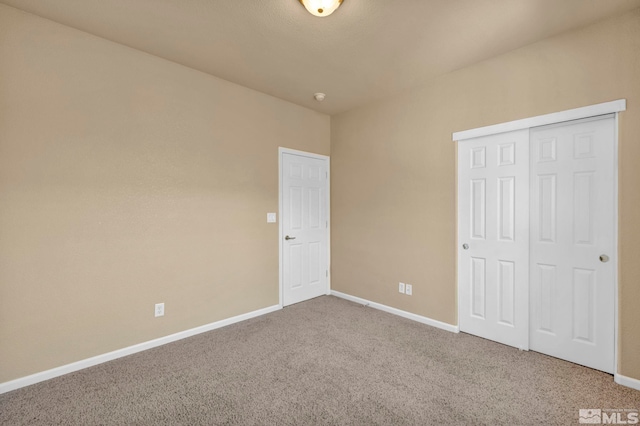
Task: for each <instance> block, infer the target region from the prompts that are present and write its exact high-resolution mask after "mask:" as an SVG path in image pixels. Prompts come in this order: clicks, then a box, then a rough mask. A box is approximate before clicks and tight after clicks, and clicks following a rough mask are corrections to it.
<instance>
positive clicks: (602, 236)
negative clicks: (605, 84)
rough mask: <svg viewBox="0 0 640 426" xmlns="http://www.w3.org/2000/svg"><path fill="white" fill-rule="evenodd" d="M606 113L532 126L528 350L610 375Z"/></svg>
mask: <svg viewBox="0 0 640 426" xmlns="http://www.w3.org/2000/svg"><path fill="white" fill-rule="evenodd" d="M614 137H615V120H614V118H613V117H609V118H604V119H602V118H600V119H588V120H582V121H578V122H569V123H563V124H559V125H552V126H547V127H541V128H536V129H532V130H531V160H532V161H531V169H532V178H531V205H532V206H533V207H534V208H532V209H531V236H530V238H531V254H530V257H531V266H530V271H531V279H530V286H531V296H530V297H531V323H530V324H531V326H530V327H531V332H530V347H531V349H532V350H535V351H538V352H542V353H545V354H549V355H552V356H555V357H558V358H562V359H566V360H568V361H572V362H575V363H578V364H582V365H585V366H588V367H591V368H595V369H598V370H602V371H606V372H608V373H613V372H614V350H615V348H614V345H615V340H614V329H615V325H614V321H615V317H614V312H615V307H614V303H615V287H614V284H615V280H614V265H615V261H614V259H613V255H614V232H615V229H614V224H615V216H614V215H615V202H616V197H615V186H614V185H615V184H614V182H615V181H614Z"/></svg>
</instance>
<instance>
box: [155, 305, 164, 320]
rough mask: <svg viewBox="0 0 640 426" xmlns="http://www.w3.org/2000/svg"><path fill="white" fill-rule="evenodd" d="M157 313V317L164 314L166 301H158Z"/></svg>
mask: <svg viewBox="0 0 640 426" xmlns="http://www.w3.org/2000/svg"><path fill="white" fill-rule="evenodd" d="M155 313H156V316H157V317H161V316H164V303H156V310H155Z"/></svg>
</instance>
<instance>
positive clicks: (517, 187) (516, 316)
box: [458, 130, 529, 349]
mask: <svg viewBox="0 0 640 426" xmlns="http://www.w3.org/2000/svg"><path fill="white" fill-rule="evenodd" d="M528 140H529V131H528V130H518V131H515V132H509V133H501V134H497V135H492V136H485V137H481V138H476V139H470V140H467V141H462V142H460V143H459V144H458V241H459V243H460V246H459V247H458V291H459V306H458V310H459V320H460V330H461V331H464V332H467V333H471V334H474V335H477V336H480V337H484V338H487V339H491V340H495V341H497V342H501V343H504V344H507V345H512V346H516V347H519V348H522V349H527V348H528V330H529V310H528V291H529V290H528V280H529V253H528V250H529V197H528V191H529V149H528Z"/></svg>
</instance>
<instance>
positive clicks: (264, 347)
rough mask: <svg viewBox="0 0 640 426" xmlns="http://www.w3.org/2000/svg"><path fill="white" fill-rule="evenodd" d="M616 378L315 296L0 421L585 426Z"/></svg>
mask: <svg viewBox="0 0 640 426" xmlns="http://www.w3.org/2000/svg"><path fill="white" fill-rule="evenodd" d="M580 408H620V409H625V408H627V409H632V408H633V409H637V408H640V392H639V391H635V390H631V389H628V388H625V387H622V386H619V385H616V384H615V383H614V382H613V379H612V376H610V375H608V374H604V373H600V372H598V371H594V370H590V369H588V368H584V367H580V366H577V365H574V364H571V363H568V362H564V361H561V360H558V359H554V358H550V357H547V356H545V355H541V354H538V353H535V352H521V351H519V350H517V349H514V348H510V347H507V346H503V345H500V344H497V343H493V342H490V341H487V340H483V339H480V338H477V337H473V336H470V335H466V334H463V333H461V334H453V333H449V332H446V331H441V330H438V329H435V328H432V327H429V326H426V325H422V324H418V323H415V322H412V321H409V320H405V319H403V318H399V317H396V316H394V315H390V314H386V313H384V312H380V311H377V310H374V309H371V308H366V307H362V306H361V305H358V304H354V303H351V302H347V301H345V300H341V299H338V298H335V297H331V296H326V297H320V298H317V299H314V300H311V301H308V302H304V303H300V304H297V305H294V306H290V307H288V308H285V309H283V310H281V311H278V312H275V313H272V314H269V315H266V316H263V317H260V318H255V319H252V320H249V321H246V322H243V323H239V324H235V325H232V326H229V327H226V328H222V329H219V330H215V331H212V332H209V333H205V334H201V335H198V336H195V337H192V338H189V339H185V340H182V341H179V342H175V343H172V344H169V345H166V346H163V347H159V348H155V349H152V350H149V351H145V352H142V353H139V354H135V355H132V356H129V357H126V358H121V359H119V360H116V361H112V362H109V363H106V364H102V365H99V366H96V367H93V368H90V369H86V370H83V371H79V372H76V373H73V374H69V375H66V376H63V377H59V378H56V379H53V380H50V381H47V382H43V383H39V384H36V385H33V386H30V387H27V388H23V389H19V390H16V391H13V392H9V393H6V394H4V395H0V424H2V425H233V424H240V425H314V424H328V425H403V424H407V425H435V424H438V425H440V424H457V425H469V424H487V425H496V424H505V425H506V424H508V425H533V424H567V425H568V424H578V409H580Z"/></svg>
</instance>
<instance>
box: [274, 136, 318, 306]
mask: <svg viewBox="0 0 640 426" xmlns="http://www.w3.org/2000/svg"><path fill="white" fill-rule="evenodd" d="M279 155H280V280H281V304H282V306H287V305H291V304H294V303H298V302H301V301H304V300H308V299H311V298H314V297H317V296H321V295H324V294H328V293H329V158H328V157H325V156H322V155H317V154H311V153H306V152H301V151H294V150H289V149H284V148H280V150H279Z"/></svg>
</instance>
